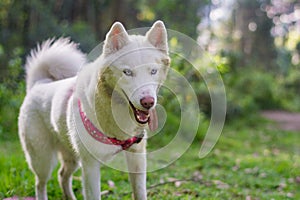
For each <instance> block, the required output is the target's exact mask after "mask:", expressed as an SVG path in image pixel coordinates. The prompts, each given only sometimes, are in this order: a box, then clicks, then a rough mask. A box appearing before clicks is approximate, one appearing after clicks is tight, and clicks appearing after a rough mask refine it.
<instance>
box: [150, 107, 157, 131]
mask: <svg viewBox="0 0 300 200" xmlns="http://www.w3.org/2000/svg"><path fill="white" fill-rule="evenodd" d="M149 114H150V117H149V121H148V126H149V129H150V131H155V130H156V129H157V128H158V119H157V114H156V109H155V108H153V109H151V110H149Z"/></svg>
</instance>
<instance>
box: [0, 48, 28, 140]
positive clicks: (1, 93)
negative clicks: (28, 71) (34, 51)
mask: <svg viewBox="0 0 300 200" xmlns="http://www.w3.org/2000/svg"><path fill="white" fill-rule="evenodd" d="M22 53H23V50H22V49H21V48H15V49H14V51H13V57H14V58H13V59H11V60H10V61H9V64H8V66H7V69H6V70H7V74H8V75H7V76H5V77H3V79H2V80H1V82H2V83H1V85H0V107H1V110H0V140H2V139H3V140H9V139H14V138H16V137H17V132H18V128H17V118H18V114H19V108H20V106H21V103H22V101H23V98H24V95H25V82H24V78H23V77H24V70H23V68H22V67H21V65H22V59H21V58H20V55H21V54H22Z"/></svg>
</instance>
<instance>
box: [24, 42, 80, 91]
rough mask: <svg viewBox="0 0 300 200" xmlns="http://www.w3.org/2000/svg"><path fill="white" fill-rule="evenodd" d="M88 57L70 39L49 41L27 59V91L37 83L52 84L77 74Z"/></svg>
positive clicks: (33, 51)
mask: <svg viewBox="0 0 300 200" xmlns="http://www.w3.org/2000/svg"><path fill="white" fill-rule="evenodd" d="M84 63H86V56H85V54H83V53H82V52H81V51H80V50H79V49H78V48H77V44H75V43H73V42H71V41H70V40H69V39H68V38H60V39H57V40H54V39H49V40H47V41H45V42H43V43H42V44H41V45H38V46H37V48H36V49H35V50H32V51H31V53H30V55H29V56H28V57H27V59H26V65H25V68H26V75H27V76H26V84H27V85H26V87H27V88H26V90H27V92H28V91H29V90H30V89H31V88H32V87H33V86H34V84H35V83H37V82H51V81H57V80H61V79H65V78H69V77H73V76H75V75H76V74H77V72H78V71H79V69H80V67H81V66H82V65H83V64H84Z"/></svg>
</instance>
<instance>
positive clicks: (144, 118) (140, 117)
mask: <svg viewBox="0 0 300 200" xmlns="http://www.w3.org/2000/svg"><path fill="white" fill-rule="evenodd" d="M129 104H130V107H131V108H132V110H133V113H134V117H135V120H136V121H137V122H138V123H140V124H146V123H147V122H148V121H149V119H150V114H149V111H145V110H140V109H137V108H136V107H134V105H133V104H132V103H131V101H129Z"/></svg>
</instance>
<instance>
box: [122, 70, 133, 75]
mask: <svg viewBox="0 0 300 200" xmlns="http://www.w3.org/2000/svg"><path fill="white" fill-rule="evenodd" d="M123 73H124V74H125V75H126V76H132V74H133V73H132V71H131V70H130V69H124V70H123Z"/></svg>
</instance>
